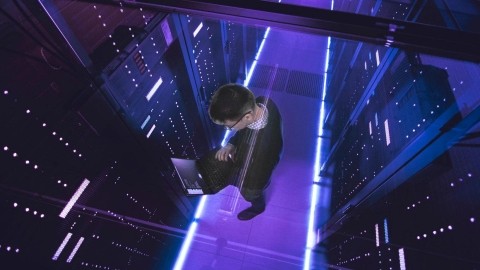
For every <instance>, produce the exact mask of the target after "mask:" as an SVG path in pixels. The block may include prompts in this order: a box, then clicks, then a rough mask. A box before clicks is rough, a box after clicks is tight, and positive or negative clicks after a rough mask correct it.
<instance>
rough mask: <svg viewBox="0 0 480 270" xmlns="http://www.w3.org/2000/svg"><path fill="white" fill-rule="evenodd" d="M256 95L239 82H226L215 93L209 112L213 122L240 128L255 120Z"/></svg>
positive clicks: (226, 126)
mask: <svg viewBox="0 0 480 270" xmlns="http://www.w3.org/2000/svg"><path fill="white" fill-rule="evenodd" d="M254 109H255V96H254V95H253V93H252V92H251V91H250V90H248V88H246V87H244V86H242V85H239V84H225V85H223V86H221V87H220V88H218V90H217V91H216V92H215V93H214V94H213V96H212V99H211V101H210V106H209V108H208V113H209V115H210V118H211V119H212V121H213V122H215V123H216V124H218V125H223V126H225V128H227V129H236V130H240V129H243V128H245V127H246V126H247V125H248V124H250V123H252V121H253V116H254V114H253V112H254Z"/></svg>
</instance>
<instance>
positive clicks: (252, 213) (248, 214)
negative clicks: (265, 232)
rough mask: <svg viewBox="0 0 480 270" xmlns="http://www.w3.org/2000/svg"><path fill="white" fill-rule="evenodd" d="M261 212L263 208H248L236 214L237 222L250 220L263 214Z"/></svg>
mask: <svg viewBox="0 0 480 270" xmlns="http://www.w3.org/2000/svg"><path fill="white" fill-rule="evenodd" d="M263 211H265V207H264V208H254V207H249V208H247V209H245V210H243V211H241V212H240V213H238V215H237V218H238V219H239V220H250V219H252V218H254V217H256V216H258V215H260V214H261V213H263Z"/></svg>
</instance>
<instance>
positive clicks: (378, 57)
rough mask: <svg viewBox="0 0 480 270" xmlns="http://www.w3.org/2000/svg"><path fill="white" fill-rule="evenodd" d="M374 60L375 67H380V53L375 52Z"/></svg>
mask: <svg viewBox="0 0 480 270" xmlns="http://www.w3.org/2000/svg"><path fill="white" fill-rule="evenodd" d="M375 58H376V60H377V67H378V66H379V65H380V53H379V52H378V50H377V51H376V52H375Z"/></svg>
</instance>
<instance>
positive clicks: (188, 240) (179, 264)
mask: <svg viewBox="0 0 480 270" xmlns="http://www.w3.org/2000/svg"><path fill="white" fill-rule="evenodd" d="M269 32H270V27H268V28H267V30H266V31H265V34H264V36H263V40H262V43H261V44H260V47H259V49H258V51H257V54H256V55H255V60H254V61H253V64H252V66H251V67H250V70H249V71H248V75H247V79H246V80H245V81H244V85H245V86H247V87H248V84H249V83H250V79H251V77H252V74H253V71H254V70H255V67H256V66H257V60H258V59H259V57H260V53H261V51H262V49H263V46H264V45H265V40H266V38H267V36H268V33H269ZM230 133H231V131H228V130H227V132H225V135H224V137H223V141H222V146H224V145H225V144H226V140H227V138H228V136H229V135H230ZM206 203H207V196H202V198H201V199H200V202H199V203H198V206H197V210H196V212H195V216H194V218H195V219H194V221H193V222H192V223H191V224H190V227H189V228H188V232H187V236H186V237H185V240H184V241H183V244H182V247H181V249H180V253H179V254H178V257H177V260H176V261H175V266H174V268H173V270H181V269H182V268H183V264H184V263H185V259H186V258H187V254H188V251H189V249H190V246H191V244H192V240H193V236H194V235H195V232H196V230H197V226H198V221H197V220H198V219H199V218H200V217H201V215H202V214H203V209H204V208H205V205H206Z"/></svg>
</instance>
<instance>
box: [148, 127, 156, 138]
mask: <svg viewBox="0 0 480 270" xmlns="http://www.w3.org/2000/svg"><path fill="white" fill-rule="evenodd" d="M155 128H156V126H155V124H154V125H152V127H151V128H150V130H149V131H148V134H147V138H150V135H152V132H153V130H154V129H155Z"/></svg>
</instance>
